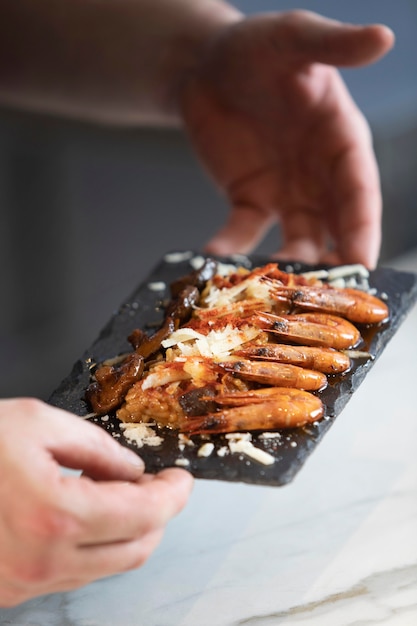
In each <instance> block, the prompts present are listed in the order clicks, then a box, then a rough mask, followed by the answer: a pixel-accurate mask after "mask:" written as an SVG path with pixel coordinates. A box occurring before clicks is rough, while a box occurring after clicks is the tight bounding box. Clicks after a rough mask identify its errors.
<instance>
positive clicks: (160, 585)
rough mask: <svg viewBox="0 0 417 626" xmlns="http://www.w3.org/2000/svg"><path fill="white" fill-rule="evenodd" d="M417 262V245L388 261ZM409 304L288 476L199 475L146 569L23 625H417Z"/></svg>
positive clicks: (406, 265)
mask: <svg viewBox="0 0 417 626" xmlns="http://www.w3.org/2000/svg"><path fill="white" fill-rule="evenodd" d="M390 265H391V266H394V267H396V268H397V269H403V270H409V271H414V272H417V251H416V252H415V253H413V254H410V255H409V256H408V257H404V258H403V259H400V260H398V262H397V263H395V264H390ZM416 346H417V307H415V308H414V309H413V311H412V312H411V313H410V314H409V316H408V317H407V319H406V321H405V322H404V323H403V325H402V326H401V328H400V330H399V331H398V333H397V334H396V336H395V337H394V338H393V339H392V340H391V342H390V344H389V345H388V347H387V348H386V350H385V352H384V353H383V355H382V356H381V358H380V359H379V361H378V362H377V363H376V364H375V366H374V367H373V368H372V370H371V371H370V373H369V375H368V376H367V378H366V379H365V381H364V383H363V384H362V385H361V387H360V388H359V390H358V391H357V392H356V393H355V394H354V396H353V397H352V399H351V400H350V402H349V403H348V405H347V407H346V408H345V409H344V411H343V413H342V414H341V415H340V416H339V417H338V419H337V422H336V423H335V425H334V426H333V427H332V428H331V429H330V431H329V432H328V434H327V435H326V437H325V438H324V440H323V441H322V443H321V444H320V446H319V447H318V448H317V450H316V451H315V452H314V454H313V455H312V456H311V458H310V459H309V460H308V461H307V463H306V465H305V466H304V468H303V469H302V470H301V472H300V473H299V474H298V476H297V477H296V478H295V480H294V481H293V483H291V484H290V485H287V486H286V487H282V488H270V487H256V486H249V485H242V484H229V483H222V482H215V481H196V486H195V489H194V492H193V494H192V497H191V500H190V502H189V504H188V506H187V507H186V509H185V510H184V511H183V512H182V513H181V514H180V515H179V516H178V517H177V518H176V519H175V520H174V521H173V522H172V523H171V525H170V526H169V527H168V530H167V532H166V535H165V537H164V540H163V542H162V544H161V545H160V547H159V548H158V549H157V551H156V552H155V553H154V554H153V555H152V557H151V558H150V560H149V561H148V562H147V563H146V564H145V566H144V567H143V568H142V569H140V570H137V571H134V572H130V573H127V574H123V575H120V576H117V577H113V578H110V579H106V580H103V581H100V582H97V583H94V584H91V585H89V586H88V587H86V588H84V589H80V590H78V591H75V592H72V593H66V594H58V595H54V596H46V597H42V598H39V599H36V600H32V601H30V602H27V603H26V604H24V605H21V606H19V607H16V608H14V609H3V610H2V609H0V624H13V625H18V626H38V625H39V626H96V625H97V626H267V625H268V626H269V625H273V626H278V625H279V626H287V624H288V625H289V624H291V626H304V625H306V626H365V625H366V626H371V625H373V624H378V625H383V626H413V625H415V624H417V402H416V397H417V380H416V374H417V355H416Z"/></svg>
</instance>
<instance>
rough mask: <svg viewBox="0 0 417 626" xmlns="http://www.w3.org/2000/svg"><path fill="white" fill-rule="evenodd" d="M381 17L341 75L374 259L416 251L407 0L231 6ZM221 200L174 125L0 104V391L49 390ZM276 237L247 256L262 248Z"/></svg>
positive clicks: (413, 19) (416, 6)
mask: <svg viewBox="0 0 417 626" xmlns="http://www.w3.org/2000/svg"><path fill="white" fill-rule="evenodd" d="M234 4H235V5H236V6H238V7H239V8H241V9H242V10H243V11H245V12H247V13H254V12H259V11H264V10H274V9H276V10H287V9H294V8H308V9H310V10H313V11H317V12H320V13H322V14H324V15H326V16H328V17H333V18H336V19H342V20H346V21H350V22H353V23H367V22H382V23H385V24H387V25H389V26H390V27H391V28H392V29H393V30H394V31H395V33H396V36H397V43H396V47H395V49H394V50H393V51H392V52H391V53H390V54H389V55H388V56H387V57H386V58H385V59H384V60H382V61H381V62H379V63H378V64H376V65H374V66H371V67H367V68H363V69H358V70H349V71H343V76H344V78H345V80H346V82H347V84H348V86H349V88H350V90H351V92H352V94H353V96H354V98H355V100H356V102H357V103H358V104H359V106H360V107H361V108H362V110H363V111H364V113H365V114H366V116H367V118H368V120H369V123H370V125H371V128H372V130H373V133H374V140H375V149H376V153H377V157H378V161H379V165H380V169H381V176H382V185H383V194H384V205H385V211H384V223H383V227H384V242H383V249H382V256H381V262H383V263H385V264H389V261H390V259H393V258H395V257H396V256H398V255H400V254H402V253H403V252H405V251H407V250H410V249H412V248H413V247H416V246H417V218H416V201H415V198H416V195H417V149H416V148H417V70H416V59H417V43H416V33H417V0H396V2H392V0H365V1H364V0H350V2H339V3H336V2H331V1H330V0H328V1H310V2H308V3H307V4H305V5H299V4H295V3H294V2H286V3H284V2H274V1H273V0H246V1H243V0H242V1H240V2H234ZM226 212H227V207H226V205H225V203H224V201H223V199H222V198H221V197H219V196H218V194H217V192H216V191H215V189H214V188H213V187H212V185H211V182H210V181H209V180H208V179H207V178H206V175H205V173H204V172H203V171H202V170H201V169H200V166H199V164H198V163H197V162H196V161H195V160H194V157H193V154H192V152H191V150H190V148H189V146H188V145H187V142H186V140H185V139H184V137H183V136H182V134H181V133H180V132H177V131H156V130H151V129H148V130H120V129H109V128H107V129H104V128H96V127H92V126H88V125H83V124H78V123H74V122H62V121H57V120H51V119H48V118H44V117H39V116H30V115H22V114H17V113H13V112H10V111H2V112H0V286H1V291H0V294H1V295H0V397H6V396H11V395H36V396H38V397H43V398H47V397H48V395H49V393H50V392H51V391H52V390H53V389H54V387H55V386H56V385H57V384H58V383H59V382H60V381H61V379H62V378H63V377H64V376H65V375H66V374H67V373H68V372H69V371H70V369H71V366H72V363H73V362H74V361H75V360H76V359H77V358H78V357H79V356H80V355H81V354H82V352H83V351H84V349H85V348H86V347H87V346H88V345H89V344H90V343H91V342H92V340H93V339H95V337H96V335H97V334H98V332H99V330H100V329H101V327H102V326H103V325H104V323H105V322H106V321H107V319H108V318H109V316H110V315H111V313H112V312H113V311H114V310H115V309H116V308H117V306H118V304H119V303H120V302H121V301H122V300H123V299H124V298H125V297H126V296H127V295H128V294H129V293H130V292H131V291H132V290H133V288H134V287H135V286H136V285H137V284H138V283H139V282H140V281H141V280H142V279H144V278H145V276H146V274H147V273H148V272H149V270H150V269H152V268H153V267H154V266H155V264H156V263H157V262H158V260H159V259H160V257H161V256H162V255H163V254H164V253H165V252H167V251H168V250H172V249H195V250H198V249H200V248H201V247H202V246H203V244H204V243H205V241H206V240H207V239H208V237H209V236H210V235H211V234H212V233H214V232H215V230H216V229H217V228H218V227H219V226H220V225H221V224H222V222H223V220H224V218H225V215H226ZM278 239H279V233H278V232H276V231H275V232H272V233H271V234H270V235H268V237H267V238H266V240H265V241H264V242H263V243H262V245H261V246H260V248H259V250H258V251H260V252H263V253H269V252H273V251H274V250H275V249H276V248H277V242H278Z"/></svg>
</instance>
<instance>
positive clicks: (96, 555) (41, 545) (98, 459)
mask: <svg viewBox="0 0 417 626" xmlns="http://www.w3.org/2000/svg"><path fill="white" fill-rule="evenodd" d="M59 464H61V466H65V467H70V468H74V469H82V470H84V474H83V475H82V476H81V477H79V476H78V475H74V474H70V473H68V474H66V475H64V474H63V473H62V472H61V471H60V467H59ZM143 469H144V468H143V462H142V461H141V459H140V458H139V457H138V456H137V455H136V454H134V453H133V452H131V451H129V450H128V449H127V448H124V447H122V446H121V445H120V444H118V443H117V442H116V441H115V440H114V439H112V438H111V437H110V436H109V435H108V434H106V433H105V432H104V431H103V430H101V429H100V428H99V427H97V426H94V425H92V424H89V423H87V422H85V421H83V420H82V419H80V418H77V417H75V416H72V415H70V414H68V413H66V412H64V411H61V410H59V409H55V408H52V407H50V406H47V405H45V404H43V403H41V402H40V401H37V400H33V399H19V400H2V401H0V475H1V477H2V478H1V481H0V606H13V605H15V604H18V603H21V602H23V601H25V600H27V599H29V598H32V597H34V596H38V595H42V594H45V593H53V592H58V591H66V590H69V589H74V588H77V587H79V586H81V585H85V584H87V583H89V582H91V581H93V580H95V579H98V578H101V577H104V576H108V575H111V574H115V573H118V572H123V571H125V570H128V569H131V568H134V567H138V566H140V565H142V564H143V562H144V561H145V560H146V559H147V557H148V556H149V555H150V554H151V552H152V551H153V550H154V549H155V547H156V546H157V544H158V543H159V541H160V539H161V536H162V533H163V529H164V526H165V525H166V524H167V522H168V521H169V520H170V519H171V518H172V517H173V516H174V515H176V514H177V513H178V512H179V511H180V510H181V508H182V507H183V506H184V504H185V502H186V499H187V497H188V495H189V492H190V488H191V485H192V477H191V475H190V474H189V473H188V472H186V471H185V470H181V469H169V470H165V471H163V472H160V473H159V474H158V475H156V476H149V475H144V474H143Z"/></svg>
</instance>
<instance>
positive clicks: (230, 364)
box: [218, 359, 327, 391]
mask: <svg viewBox="0 0 417 626" xmlns="http://www.w3.org/2000/svg"><path fill="white" fill-rule="evenodd" d="M218 365H219V366H220V367H222V368H223V369H224V370H226V371H227V372H232V373H233V374H235V375H236V376H238V377H239V378H243V379H244V380H250V381H254V382H257V383H261V384H266V385H276V386H278V387H294V388H296V389H305V390H308V391H317V390H319V389H324V388H325V387H326V386H327V377H326V375H325V374H323V373H322V372H317V371H315V370H310V369H306V368H303V367H298V366H297V365H289V364H288V363H275V362H271V361H250V360H249V359H237V360H230V361H226V362H220V363H218Z"/></svg>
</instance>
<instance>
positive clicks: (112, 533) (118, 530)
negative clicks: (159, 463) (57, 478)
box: [63, 468, 193, 547]
mask: <svg viewBox="0 0 417 626" xmlns="http://www.w3.org/2000/svg"><path fill="white" fill-rule="evenodd" d="M63 480H64V481H65V478H64V479H63ZM192 485H193V478H192V476H191V474H189V472H187V471H185V470H183V469H179V468H173V469H168V470H164V471H161V472H160V473H159V474H156V475H154V476H152V477H146V479H145V480H141V479H140V480H139V481H138V482H137V483H133V482H129V483H121V482H116V481H112V482H99V483H98V482H93V481H91V480H89V479H87V478H81V479H79V480H77V481H74V480H73V481H72V482H71V481H67V483H66V484H65V483H64V489H65V487H66V489H65V493H66V499H67V501H68V502H69V505H68V508H70V511H71V512H72V515H73V516H75V517H76V518H77V519H78V520H79V526H80V531H79V532H78V534H77V538H76V541H77V544H78V545H79V546H80V547H90V546H93V545H100V544H111V543H115V542H120V541H128V540H133V539H135V538H140V537H141V536H142V535H144V534H147V533H149V532H152V531H153V530H156V529H158V528H163V527H164V526H165V525H166V524H167V522H168V521H169V520H170V519H171V518H172V517H174V516H175V515H177V514H178V513H179V512H180V511H181V510H182V508H183V507H184V506H185V503H186V502H187V500H188V498H189V495H190V492H191V489H192Z"/></svg>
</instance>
